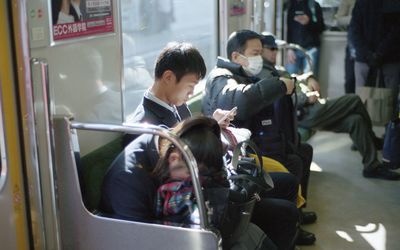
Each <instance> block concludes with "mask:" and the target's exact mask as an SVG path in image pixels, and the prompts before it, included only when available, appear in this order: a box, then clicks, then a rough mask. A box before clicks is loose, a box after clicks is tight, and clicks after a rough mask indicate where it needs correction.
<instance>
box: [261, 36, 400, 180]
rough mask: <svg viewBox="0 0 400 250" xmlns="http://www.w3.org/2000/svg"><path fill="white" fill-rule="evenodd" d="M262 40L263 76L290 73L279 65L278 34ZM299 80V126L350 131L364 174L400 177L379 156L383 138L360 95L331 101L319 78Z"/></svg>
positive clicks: (388, 177)
mask: <svg viewBox="0 0 400 250" xmlns="http://www.w3.org/2000/svg"><path fill="white" fill-rule="evenodd" d="M262 42H263V59H264V69H263V71H262V74H261V75H262V76H264V77H268V76H269V75H276V74H278V75H285V74H286V75H287V74H288V73H287V72H285V71H278V70H277V69H276V67H275V64H276V55H277V49H278V46H277V44H276V41H275V37H274V36H272V35H264V36H263V38H262ZM299 79H301V81H300V83H301V84H304V85H303V86H304V87H303V91H304V92H303V91H300V89H301V88H297V89H298V91H297V96H298V98H297V108H298V109H299V110H300V113H301V114H302V116H300V117H299V122H298V124H299V126H301V127H304V128H308V129H320V130H329V131H334V132H346V133H349V134H350V137H351V139H352V140H353V142H354V144H355V146H356V147H357V148H358V150H359V151H360V153H361V155H362V158H363V160H362V162H363V164H364V170H363V175H364V177H367V178H380V179H387V180H397V179H399V178H400V175H399V174H397V173H395V172H393V171H390V170H389V169H387V168H386V167H384V166H383V165H382V163H380V162H379V160H378V159H377V149H381V148H382V140H380V139H378V138H376V136H375V134H374V132H373V130H372V124H371V119H370V118H369V115H368V113H367V110H366V109H365V107H364V105H363V104H362V102H361V99H360V98H359V97H358V96H357V95H353V94H347V95H343V96H341V97H338V98H333V99H328V100H325V99H319V98H318V97H319V84H318V82H317V81H316V79H315V77H314V76H313V75H310V74H306V75H302V76H299ZM306 85H308V86H307V87H306ZM304 88H306V89H304Z"/></svg>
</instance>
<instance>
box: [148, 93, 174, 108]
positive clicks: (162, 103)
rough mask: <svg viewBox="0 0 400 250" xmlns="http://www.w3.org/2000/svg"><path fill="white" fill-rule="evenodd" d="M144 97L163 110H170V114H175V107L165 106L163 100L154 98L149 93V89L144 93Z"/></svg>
mask: <svg viewBox="0 0 400 250" xmlns="http://www.w3.org/2000/svg"><path fill="white" fill-rule="evenodd" d="M144 96H145V97H146V98H147V99H149V100H151V101H153V102H155V103H157V104H158V105H160V106H162V107H164V108H166V109H168V110H170V111H171V112H173V113H175V112H176V107H175V105H172V106H171V105H169V104H167V103H166V102H164V101H163V100H161V99H159V98H158V97H156V96H155V95H154V94H153V93H152V92H151V91H150V89H148V90H147V91H146V92H145V93H144Z"/></svg>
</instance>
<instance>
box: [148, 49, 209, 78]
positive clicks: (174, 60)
mask: <svg viewBox="0 0 400 250" xmlns="http://www.w3.org/2000/svg"><path fill="white" fill-rule="evenodd" d="M166 70H171V71H172V72H174V74H175V76H176V79H177V81H178V82H179V81H180V80H181V78H182V77H183V76H184V75H187V74H196V75H198V76H199V79H203V78H204V77H205V75H206V65H205V63H204V59H203V57H202V56H201V55H200V52H199V51H198V50H197V49H196V48H195V47H194V46H193V45H191V44H190V43H176V42H174V43H169V44H168V45H167V46H166V47H165V48H164V49H163V51H162V52H161V54H160V55H159V56H158V58H157V61H156V66H155V69H154V76H155V78H156V79H159V78H161V76H162V74H163V73H164V72H165V71H166Z"/></svg>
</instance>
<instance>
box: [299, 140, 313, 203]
mask: <svg viewBox="0 0 400 250" xmlns="http://www.w3.org/2000/svg"><path fill="white" fill-rule="evenodd" d="M298 150H299V151H298V155H299V156H300V158H301V159H302V162H303V173H302V175H303V177H302V178H301V183H300V184H301V195H302V196H303V197H304V198H305V199H306V200H307V193H308V182H309V179H310V167H311V162H312V158H313V152H314V150H313V147H312V146H311V145H310V144H308V143H301V144H300V146H299V148H298Z"/></svg>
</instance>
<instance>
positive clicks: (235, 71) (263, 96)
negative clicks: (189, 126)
mask: <svg viewBox="0 0 400 250" xmlns="http://www.w3.org/2000/svg"><path fill="white" fill-rule="evenodd" d="M285 94H286V85H285V84H284V83H283V82H282V81H280V80H279V78H278V77H271V78H266V79H262V80H260V79H259V78H256V77H248V76H247V75H246V73H245V72H244V71H243V69H242V67H241V66H240V65H238V64H236V63H232V62H229V61H226V60H223V59H222V58H219V59H218V62H217V67H216V68H215V69H213V70H212V72H211V73H210V75H209V77H208V78H207V83H206V90H205V95H204V97H203V103H202V105H203V106H202V108H203V113H204V114H205V115H208V116H210V115H212V113H213V112H214V111H215V110H216V109H217V108H220V109H225V110H228V109H231V108H233V107H235V106H236V107H238V109H237V115H236V116H235V119H234V121H233V122H232V123H233V124H234V125H235V126H237V127H242V128H247V129H249V130H250V131H251V133H252V137H251V138H252V140H253V141H254V142H255V143H256V144H257V146H259V148H260V150H261V152H262V153H263V154H264V155H271V154H268V153H269V152H272V151H274V154H275V152H279V154H281V153H282V152H283V151H284V150H285V149H284V147H285V143H284V142H283V140H282V137H281V135H280V133H279V132H278V129H277V128H276V127H275V126H273V125H274V124H272V119H273V116H274V105H272V104H273V103H274V102H275V101H276V100H278V99H280V98H281V97H283V96H285ZM271 137H274V138H273V141H274V142H271V140H270V138H271ZM267 140H268V143H264V142H266V141H267ZM267 144H268V145H267Z"/></svg>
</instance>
